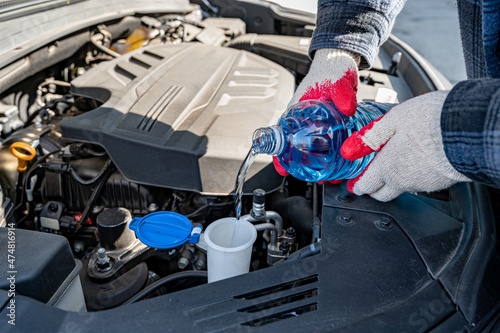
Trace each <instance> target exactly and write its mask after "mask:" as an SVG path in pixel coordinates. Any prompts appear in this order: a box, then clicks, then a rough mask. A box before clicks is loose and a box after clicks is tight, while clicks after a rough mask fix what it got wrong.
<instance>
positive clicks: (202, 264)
mask: <svg viewBox="0 0 500 333" xmlns="http://www.w3.org/2000/svg"><path fill="white" fill-rule="evenodd" d="M194 266H195V267H196V269H197V270H199V271H201V270H202V269H204V268H205V262H203V260H198V261H196V263H195V264H194Z"/></svg>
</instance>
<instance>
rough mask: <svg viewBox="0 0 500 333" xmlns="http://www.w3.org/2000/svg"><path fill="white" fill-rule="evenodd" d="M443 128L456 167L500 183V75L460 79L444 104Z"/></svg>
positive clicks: (487, 181) (480, 179) (476, 177)
mask: <svg viewBox="0 0 500 333" xmlns="http://www.w3.org/2000/svg"><path fill="white" fill-rule="evenodd" d="M441 130H442V136H443V144H444V149H445V153H446V156H447V157H448V160H449V161H450V163H451V164H452V165H453V167H454V168H455V169H456V170H457V171H459V172H460V173H462V174H464V175H465V176H467V177H469V178H470V179H472V180H475V181H478V182H482V183H485V184H488V185H491V186H495V187H500V79H478V80H467V81H463V82H460V83H458V84H457V85H456V86H455V87H454V88H453V89H452V90H451V92H450V93H449V95H448V97H447V98H446V101H445V104H444V106H443V112H442V115H441Z"/></svg>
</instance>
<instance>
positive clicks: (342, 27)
mask: <svg viewBox="0 0 500 333" xmlns="http://www.w3.org/2000/svg"><path fill="white" fill-rule="evenodd" d="M405 2H406V0H385V1H384V0H373V1H363V0H357V1H356V0H343V1H342V0H319V1H318V18H317V22H316V30H315V31H314V35H313V38H312V42H311V47H310V49H309V52H310V55H311V56H313V53H314V51H315V50H317V49H322V48H338V49H343V50H347V51H351V52H353V53H356V54H359V55H360V56H361V63H360V68H368V67H371V66H372V65H373V62H374V60H375V57H376V56H377V53H378V48H379V47H380V45H381V44H382V43H383V42H384V41H386V40H387V38H388V37H389V33H390V32H391V29H392V26H393V24H394V20H395V18H396V15H397V14H398V13H399V12H400V11H401V9H402V7H403V5H404V3H405Z"/></svg>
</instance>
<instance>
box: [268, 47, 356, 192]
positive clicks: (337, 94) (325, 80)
mask: <svg viewBox="0 0 500 333" xmlns="http://www.w3.org/2000/svg"><path fill="white" fill-rule="evenodd" d="M356 58H357V56H355V55H354V54H352V53H350V52H348V51H344V50H337V49H320V50H317V51H316V54H315V55H314V60H313V62H312V64H311V68H310V69H309V73H307V75H306V76H305V77H304V80H302V82H301V83H300V85H299V87H298V88H297V90H296V91H295V94H294V96H293V97H292V100H291V101H290V103H289V104H288V107H290V106H291V105H293V104H296V103H298V102H301V101H305V100H309V99H316V100H322V101H327V102H332V103H333V104H335V106H336V107H337V109H338V110H339V111H340V112H341V113H343V114H345V115H346V116H352V115H353V114H354V113H355V112H356V107H357V100H356V93H357V92H358V65H357V63H358V62H359V59H356ZM273 164H274V168H275V169H276V171H277V172H278V173H279V174H280V175H282V176H288V175H289V174H288V172H286V170H285V169H284V168H283V167H282V166H281V165H280V163H279V161H278V159H277V158H276V156H273ZM341 182H342V179H338V180H330V183H333V184H339V183H341ZM318 183H320V184H322V183H324V182H318Z"/></svg>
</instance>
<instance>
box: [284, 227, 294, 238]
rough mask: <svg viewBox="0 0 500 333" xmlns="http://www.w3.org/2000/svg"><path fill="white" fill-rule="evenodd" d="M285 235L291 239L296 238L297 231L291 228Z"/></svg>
mask: <svg viewBox="0 0 500 333" xmlns="http://www.w3.org/2000/svg"><path fill="white" fill-rule="evenodd" d="M285 235H286V236H287V237H290V238H293V237H295V229H294V228H293V227H289V228H288V229H286V234H285Z"/></svg>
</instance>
